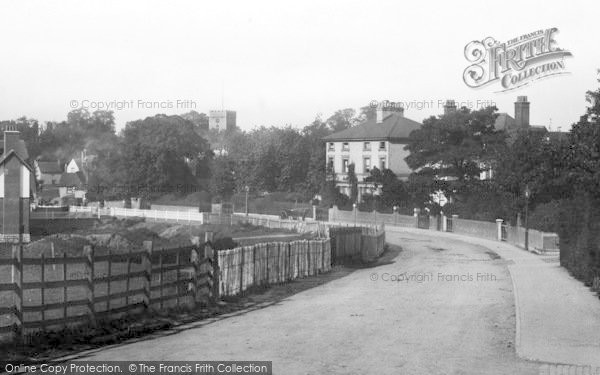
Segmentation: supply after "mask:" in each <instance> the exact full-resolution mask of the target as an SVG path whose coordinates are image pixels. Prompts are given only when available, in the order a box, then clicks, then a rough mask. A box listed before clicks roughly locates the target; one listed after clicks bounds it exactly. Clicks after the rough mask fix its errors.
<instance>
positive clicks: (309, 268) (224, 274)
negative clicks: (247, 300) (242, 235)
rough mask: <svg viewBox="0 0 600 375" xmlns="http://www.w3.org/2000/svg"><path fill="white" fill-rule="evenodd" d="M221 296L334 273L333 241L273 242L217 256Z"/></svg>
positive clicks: (225, 252)
mask: <svg viewBox="0 0 600 375" xmlns="http://www.w3.org/2000/svg"><path fill="white" fill-rule="evenodd" d="M218 264H219V275H220V277H219V295H220V296H221V297H223V296H235V295H238V294H240V293H243V292H244V291H246V290H248V289H249V288H251V287H258V286H265V285H269V284H276V283H283V282H286V281H291V280H294V279H297V278H301V277H307V276H313V275H317V274H319V273H323V272H328V271H329V270H330V269H331V247H330V240H329V239H324V240H310V241H309V240H302V241H293V242H270V243H262V244H257V245H253V246H244V247H237V248H235V249H231V250H223V251H219V253H218Z"/></svg>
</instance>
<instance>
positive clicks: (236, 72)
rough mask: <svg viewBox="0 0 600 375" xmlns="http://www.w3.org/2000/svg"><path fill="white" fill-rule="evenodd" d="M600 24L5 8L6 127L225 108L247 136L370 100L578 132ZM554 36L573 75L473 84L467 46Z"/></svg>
mask: <svg viewBox="0 0 600 375" xmlns="http://www.w3.org/2000/svg"><path fill="white" fill-rule="evenodd" d="M598 14H600V2H598V1H597V0H589V1H573V0H571V1H568V2H562V1H561V2H556V3H555V4H551V3H550V2H548V1H536V2H533V1H531V2H523V1H502V2H493V3H489V2H486V1H469V2H467V1H457V0H453V1H440V2H430V1H420V2H418V1H413V2H410V3H409V2H400V1H389V2H388V1H377V2H376V1H368V2H367V1H347V0H346V1H335V2H334V1H323V0H320V1H294V2H284V1H239V2H229V1H211V2H200V1H172V0H171V1H148V0H144V1H107V0H102V1H81V0H78V1H64V0H62V1H47V0H44V1H2V2H1V3H0V46H1V48H2V49H1V51H2V57H1V58H0V119H2V120H5V119H15V118H18V117H20V116H23V115H25V116H27V117H33V118H36V119H38V120H40V121H48V120H54V121H60V120H63V119H65V118H66V114H67V113H68V112H69V111H70V110H71V106H73V107H75V106H78V105H80V103H86V104H88V105H92V104H93V103H94V102H104V101H106V102H110V101H127V102H129V101H133V102H134V103H133V106H131V108H125V109H122V110H119V111H115V115H116V118H117V123H118V126H119V127H122V126H123V125H124V124H125V123H126V122H127V121H131V120H135V119H139V118H144V117H146V116H152V115H154V114H156V113H167V114H175V113H184V112H187V111H189V110H190V109H195V110H196V111H198V112H207V111H208V110H210V109H220V108H221V106H222V102H224V106H225V108H226V109H232V110H236V111H237V118H238V125H239V126H240V127H242V128H243V129H250V128H252V127H253V126H256V125H267V126H270V125H275V126H282V125H285V124H292V125H294V126H299V127H302V126H305V125H307V124H308V123H310V122H311V121H312V120H313V119H314V118H315V116H316V115H317V114H319V113H322V114H323V116H324V117H327V116H329V115H330V114H331V113H333V112H334V111H335V110H337V109H341V108H347V107H351V108H359V107H361V106H364V105H367V104H368V103H369V102H370V101H372V100H383V99H388V100H394V101H405V102H412V101H415V102H420V101H425V102H431V101H434V106H433V108H431V106H428V108H425V109H421V110H418V109H416V108H413V107H411V106H409V107H408V108H407V109H406V111H405V115H406V116H407V117H409V118H412V119H414V120H417V121H422V120H423V119H424V118H426V117H428V116H430V115H432V114H438V113H440V112H441V108H438V106H437V103H438V101H443V100H445V99H447V98H454V99H455V100H457V101H459V102H466V103H467V104H468V103H469V102H470V103H472V104H473V105H476V103H477V101H478V100H480V101H493V102H495V103H496V105H497V106H498V108H499V109H500V111H501V112H508V113H510V114H512V113H513V102H514V101H515V98H516V96H517V95H527V96H528V97H529V101H530V102H531V123H532V124H541V125H548V124H549V122H550V119H552V127H553V129H556V128H557V127H558V126H562V129H563V130H567V129H568V128H569V127H570V124H571V123H572V122H574V121H576V120H577V119H578V118H579V116H580V115H581V114H582V113H583V112H584V110H585V106H586V102H585V91H586V90H589V89H596V88H597V87H598V85H599V84H598V82H597V81H596V79H597V73H596V70H597V69H598V68H600V47H599V46H600V45H599V43H598V35H597V28H595V27H594V26H595V25H597V20H598ZM550 27H557V28H558V29H559V30H560V32H559V33H558V34H557V36H556V41H557V42H558V45H559V47H561V48H564V49H567V50H570V51H571V52H572V53H573V57H572V58H569V59H567V60H565V61H566V68H567V70H568V71H569V72H571V74H570V75H563V76H557V77H554V78H548V79H545V80H541V81H537V82H535V83H533V84H531V85H528V86H527V87H525V88H523V89H519V90H516V91H509V92H506V93H496V91H498V89H499V87H498V86H497V85H493V86H490V87H486V88H482V89H477V90H476V89H471V88H469V87H467V86H466V85H465V84H464V82H463V79H462V74H463V71H464V69H465V68H466V67H467V66H468V65H469V64H468V62H467V60H466V59H465V57H464V55H463V51H464V47H465V45H466V44H467V43H469V42H470V41H472V40H481V39H483V38H485V37H488V36H492V37H494V38H496V39H498V40H500V41H507V40H509V39H512V38H514V37H518V36H520V35H522V34H526V33H530V32H533V31H535V30H539V29H546V28H550ZM178 100H179V101H181V102H180V103H179V105H180V107H179V108H177V106H178V103H177V101H178ZM188 100H189V101H191V102H189V103H187V104H188V107H187V108H186V107H185V104H186V103H185V101H188ZM139 101H143V102H148V101H160V102H165V103H169V102H170V103H171V104H172V106H173V107H174V108H166V109H160V108H153V107H152V105H150V108H144V107H146V106H147V105H146V104H144V103H140V102H139ZM193 104H195V108H193ZM166 105H168V104H166Z"/></svg>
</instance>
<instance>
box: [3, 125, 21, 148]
mask: <svg viewBox="0 0 600 375" xmlns="http://www.w3.org/2000/svg"><path fill="white" fill-rule="evenodd" d="M20 138H21V137H20V134H19V131H18V130H16V129H15V128H14V127H12V126H9V127H7V128H6V130H5V131H4V153H5V154H6V153H8V152H9V151H10V150H15V151H17V144H18V143H19V139H20Z"/></svg>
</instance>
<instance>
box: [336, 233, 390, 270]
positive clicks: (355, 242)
mask: <svg viewBox="0 0 600 375" xmlns="http://www.w3.org/2000/svg"><path fill="white" fill-rule="evenodd" d="M329 237H330V238H331V258H332V263H333V264H343V263H345V262H348V261H362V262H371V261H373V260H375V259H377V258H379V257H380V256H381V254H382V253H383V251H384V249H385V228H384V226H383V225H382V226H375V227H331V228H329Z"/></svg>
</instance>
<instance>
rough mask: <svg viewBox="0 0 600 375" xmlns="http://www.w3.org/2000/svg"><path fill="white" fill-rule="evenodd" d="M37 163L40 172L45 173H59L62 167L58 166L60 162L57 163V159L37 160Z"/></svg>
mask: <svg viewBox="0 0 600 375" xmlns="http://www.w3.org/2000/svg"><path fill="white" fill-rule="evenodd" d="M37 165H38V168H39V169H40V172H42V173H45V174H61V173H62V172H63V171H62V168H61V167H60V164H59V163H58V160H54V161H39V160H38V161H37Z"/></svg>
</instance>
